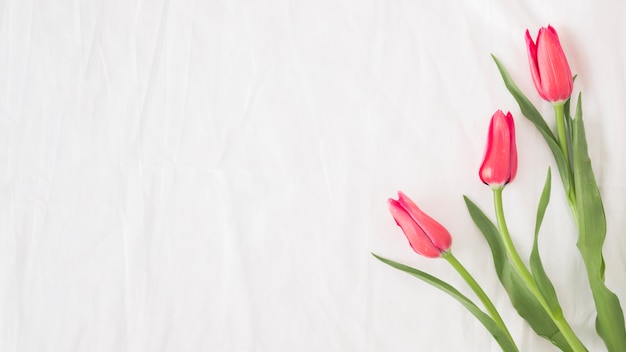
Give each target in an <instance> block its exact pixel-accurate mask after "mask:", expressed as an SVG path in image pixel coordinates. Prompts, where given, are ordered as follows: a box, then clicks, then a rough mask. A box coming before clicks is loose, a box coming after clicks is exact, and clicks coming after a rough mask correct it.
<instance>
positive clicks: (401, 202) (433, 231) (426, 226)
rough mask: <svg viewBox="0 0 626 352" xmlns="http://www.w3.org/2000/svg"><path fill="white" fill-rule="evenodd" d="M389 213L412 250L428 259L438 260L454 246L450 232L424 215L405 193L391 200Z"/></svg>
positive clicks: (399, 193) (400, 193)
mask: <svg viewBox="0 0 626 352" xmlns="http://www.w3.org/2000/svg"><path fill="white" fill-rule="evenodd" d="M388 205H389V211H390V212H391V215H392V216H393V218H394V219H395V220H396V224H398V226H400V228H402V231H403V232H404V235H405V236H406V238H407V239H408V240H409V244H410V245H411V248H413V250H414V251H415V252H416V253H417V254H420V255H423V256H425V257H428V258H438V257H440V256H441V254H442V253H443V252H445V251H447V250H448V249H449V248H450V245H451V244H452V237H451V236H450V233H449V232H448V230H446V228H445V227H443V226H442V225H441V224H439V223H438V222H437V221H436V220H434V219H433V218H431V217H430V216H428V215H427V214H426V213H424V212H423V211H422V210H421V209H420V208H418V207H417V205H415V203H414V202H413V201H412V200H411V199H410V198H409V197H407V196H406V195H405V194H404V193H402V192H398V200H395V199H391V198H390V199H389V201H388Z"/></svg>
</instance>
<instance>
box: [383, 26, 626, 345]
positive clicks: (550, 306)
mask: <svg viewBox="0 0 626 352" xmlns="http://www.w3.org/2000/svg"><path fill="white" fill-rule="evenodd" d="M526 47H527V52H528V61H529V66H530V73H531V77H532V80H533V83H534V85H535V88H536V90H537V93H538V94H539V96H541V98H542V99H543V100H545V101H547V102H549V103H551V104H552V105H553V107H554V116H555V122H556V123H555V124H556V131H553V130H552V129H551V128H550V127H549V125H548V123H547V122H546V120H545V119H544V118H543V116H542V115H541V114H540V113H539V110H538V109H537V108H535V107H534V106H533V104H532V103H531V102H530V100H529V99H528V98H526V96H525V95H524V94H523V93H522V92H521V91H520V89H519V88H518V87H517V85H516V84H515V82H513V80H512V79H511V77H510V75H509V74H508V72H507V70H506V69H505V67H504V65H503V64H502V63H501V62H500V61H499V60H498V59H497V58H496V57H495V56H494V57H493V59H494V61H495V63H496V66H497V68H498V70H499V72H500V74H501V76H502V79H503V81H504V84H505V86H506V88H507V89H508V91H509V92H510V93H511V94H512V95H513V97H514V98H515V100H516V102H517V103H518V105H519V109H520V111H521V113H522V114H523V116H524V117H526V119H528V120H529V121H530V122H531V123H532V124H534V126H535V127H536V128H537V129H538V130H539V132H540V133H541V135H542V136H543V138H544V140H545V142H546V144H547V145H548V148H549V149H550V151H551V152H552V154H553V156H554V159H555V162H556V165H557V167H558V172H559V175H560V179H561V182H562V184H563V190H564V192H565V195H566V199H567V202H568V204H569V207H570V209H571V212H572V215H573V219H574V221H575V225H576V228H577V230H578V241H577V247H578V249H579V252H580V255H581V257H582V260H583V262H584V264H585V268H586V273H587V279H588V283H589V286H590V288H591V292H592V295H593V300H594V305H595V308H596V313H597V314H596V332H597V334H598V335H599V336H600V338H601V339H602V340H603V342H604V344H605V345H606V347H607V349H608V351H610V352H618V351H626V328H625V325H624V314H623V311H622V308H621V305H620V301H619V299H618V297H617V296H616V295H615V294H614V293H613V292H612V291H611V290H610V289H609V288H608V287H607V286H606V285H605V282H604V269H605V266H604V259H603V256H602V247H603V244H604V240H605V236H606V218H605V215H604V209H603V205H602V199H601V197H600V191H599V188H598V185H597V183H596V178H595V176H594V173H593V169H592V165H591V160H590V158H589V154H588V151H587V148H588V146H587V141H586V135H585V126H584V121H583V113H582V98H581V94H578V96H577V99H576V103H575V106H572V104H571V96H572V91H573V86H574V80H575V77H573V76H572V73H571V70H570V67H569V64H568V61H567V57H566V55H565V53H564V51H563V49H562V47H561V44H560V41H559V37H558V35H557V32H556V30H555V29H554V28H552V27H551V26H548V27H547V28H541V29H540V30H539V33H538V36H537V38H536V40H535V41H533V38H532V37H531V35H530V33H529V32H528V31H526ZM572 108H573V110H574V113H573V116H572V113H571V111H570V110H572ZM516 172H517V149H516V141H515V123H514V118H513V116H512V114H511V113H510V112H509V113H504V112H502V111H501V110H497V111H496V112H495V114H494V115H493V116H492V118H491V122H490V125H489V133H488V139H487V147H486V151H485V156H484V160H483V163H482V165H481V166H480V168H479V177H480V179H481V180H482V182H483V183H485V184H486V185H488V186H489V187H490V188H491V191H492V193H493V202H494V215H495V223H494V222H493V221H492V220H491V218H490V217H489V216H488V215H486V213H485V212H484V211H483V210H481V209H480V208H479V207H478V206H477V205H476V204H475V203H474V202H472V201H471V200H470V199H469V198H467V197H464V198H465V203H466V206H467V209H468V212H469V215H470V217H471V218H472V220H473V221H474V223H475V224H476V226H477V227H478V229H479V230H480V231H481V233H482V234H483V236H484V238H485V240H486V242H487V244H488V245H489V247H490V250H491V253H492V256H493V262H494V266H495V274H496V275H497V277H498V279H499V280H500V282H501V283H502V286H503V287H504V289H505V291H506V292H507V294H508V295H509V298H510V300H511V304H512V306H513V307H514V308H515V309H516V310H517V312H518V313H519V315H520V316H521V317H522V318H523V319H524V320H526V322H527V323H528V324H529V325H530V327H531V328H532V329H533V330H534V331H535V332H536V333H537V334H538V335H539V336H541V337H543V338H546V339H548V340H549V341H550V342H552V343H553V344H554V345H555V346H556V347H558V348H559V349H561V350H562V351H587V348H586V347H585V345H584V344H583V342H582V341H581V340H580V339H579V337H578V336H577V335H576V333H575V332H574V330H573V329H572V328H571V326H570V324H569V323H568V321H567V320H566V319H565V316H564V315H563V311H562V308H561V306H560V303H559V300H558V298H557V294H556V292H555V288H554V286H553V285H552V282H551V281H550V278H549V277H548V275H547V274H546V271H545V270H544V267H543V264H542V261H541V257H540V255H539V248H538V235H539V230H540V228H541V223H542V221H543V217H544V214H545V211H546V209H547V206H548V203H549V201H550V193H551V171H550V169H549V168H548V170H547V176H546V181H545V185H544V188H543V192H542V194H541V197H540V200H539V204H538V206H537V212H536V221H535V231H534V243H533V247H532V251H531V254H530V258H529V261H528V262H529V265H528V266H527V265H526V264H525V263H524V261H523V260H522V258H521V257H520V255H519V253H518V251H517V249H516V247H515V244H514V243H513V241H512V239H511V236H510V234H509V229H508V227H507V222H506V217H505V212H504V206H503V201H502V199H503V191H504V190H505V188H506V185H507V184H508V183H510V182H512V181H513V180H514V179H515V175H516ZM388 207H389V210H390V212H391V215H392V216H393V218H394V219H395V221H396V223H397V224H398V226H399V227H400V228H401V229H402V231H403V232H404V234H405V235H406V237H407V239H408V241H409V244H410V246H411V248H412V249H413V250H414V251H415V252H416V253H418V254H420V255H422V256H425V257H429V258H443V259H445V260H446V261H447V262H448V263H450V265H451V266H452V267H453V268H454V269H455V270H456V271H457V272H458V273H459V274H460V276H461V277H462V278H463V279H464V281H465V282H466V283H467V284H468V286H469V287H470V288H471V289H472V291H473V292H474V293H475V295H476V296H477V297H478V299H479V300H480V303H481V305H482V308H481V307H480V306H479V305H478V304H477V303H475V302H474V301H473V300H471V299H470V298H468V297H467V296H465V295H464V294H462V293H461V292H460V291H459V290H458V289H456V288H455V287H453V286H451V285H450V284H448V283H446V282H444V281H442V280H440V279H438V278H436V277H434V276H432V275H429V274H427V273H425V272H423V271H420V270H418V269H415V268H412V267H409V266H406V265H403V264H400V263H397V262H395V261H392V260H389V259H385V258H383V257H380V256H378V255H376V254H374V256H375V257H376V258H377V259H379V260H380V261H382V262H384V263H386V264H388V265H390V266H392V267H394V268H396V269H399V270H402V271H404V272H407V273H409V274H411V275H413V276H415V277H417V278H419V279H421V280H423V281H425V282H427V283H429V284H431V285H433V286H435V287H437V288H439V289H441V290H442V291H444V292H446V293H448V294H449V295H451V296H452V297H454V298H455V299H456V300H457V301H459V302H460V303H461V304H462V305H463V306H464V307H465V308H467V309H468V310H469V311H470V313H472V314H473V315H474V316H475V317H476V318H477V319H478V320H479V321H480V322H481V323H482V324H483V325H484V326H485V328H486V329H487V330H488V331H489V332H490V333H491V335H492V336H493V337H494V339H495V340H496V341H497V342H498V344H499V345H500V347H501V348H502V350H503V351H518V350H519V348H518V347H517V344H516V342H515V339H514V338H513V336H512V335H511V333H510V332H509V330H508V328H507V326H506V324H505V323H504V322H503V320H502V318H501V317H500V314H499V313H498V311H497V310H496V308H495V306H494V305H493V303H492V302H491V300H490V299H489V297H488V296H487V294H486V293H485V292H484V291H483V289H482V288H481V286H480V285H479V284H478V283H477V281H476V280H475V279H474V277H473V276H472V275H471V274H470V273H469V272H468V271H467V270H466V269H465V267H464V266H463V265H462V264H461V263H460V262H459V261H458V260H457V259H456V257H455V256H454V255H453V254H452V251H451V244H452V236H451V235H450V233H449V232H448V231H447V230H446V228H445V227H444V226H442V225H441V224H440V223H438V222H437V221H436V220H435V219H433V218H431V217H430V216H428V215H427V214H426V213H425V212H423V211H422V210H421V209H420V208H419V207H418V206H417V205H416V204H415V203H414V202H413V201H412V200H411V199H410V198H409V197H408V196H406V195H405V194H404V193H402V192H398V199H397V200H396V199H389V201H388Z"/></svg>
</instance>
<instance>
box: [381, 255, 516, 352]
mask: <svg viewBox="0 0 626 352" xmlns="http://www.w3.org/2000/svg"><path fill="white" fill-rule="evenodd" d="M372 255H373V256H374V257H376V259H378V260H380V261H381V262H383V263H385V264H387V265H389V266H391V267H394V268H396V269H398V270H400V271H404V272H405V273H408V274H410V275H412V276H414V277H416V278H418V279H420V280H422V281H424V282H426V283H429V284H431V285H432V286H434V287H436V288H438V289H440V290H442V291H444V292H445V293H447V294H449V295H450V296H452V297H453V298H454V299H456V300H457V301H459V303H461V304H462V305H463V306H464V307H465V308H467V310H469V311H470V313H472V314H473V315H474V316H475V317H476V318H477V319H478V320H479V321H480V322H481V323H482V324H483V325H484V326H485V328H487V330H488V331H489V332H490V333H491V335H492V336H493V338H494V339H495V340H496V341H497V342H498V344H499V345H500V347H502V350H503V351H518V349H517V347H516V345H515V342H514V341H513V340H511V339H510V337H509V336H508V335H507V333H506V332H505V331H504V330H502V328H500V326H498V324H496V322H495V321H494V320H493V319H492V318H491V317H490V316H489V315H487V314H486V313H485V312H483V311H482V310H481V309H480V308H478V306H477V305H476V304H474V302H472V301H471V300H470V299H469V298H467V297H466V296H465V295H463V294H462V293H461V292H459V291H458V290H457V289H456V288H454V287H453V286H451V285H450V284H448V283H446V282H444V281H442V280H440V279H438V278H436V277H434V276H432V275H430V274H427V273H425V272H423V271H421V270H418V269H415V268H412V267H410V266H407V265H404V264H400V263H398V262H395V261H393V260H389V259H386V258H383V257H379V256H377V255H376V254H374V253H372Z"/></svg>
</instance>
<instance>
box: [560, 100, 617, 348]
mask: <svg viewBox="0 0 626 352" xmlns="http://www.w3.org/2000/svg"><path fill="white" fill-rule="evenodd" d="M573 137H574V138H573V141H572V151H573V157H574V187H575V188H576V209H577V211H578V216H577V221H578V224H577V225H578V243H577V246H578V249H579V250H580V254H581V255H582V257H583V261H584V262H585V267H586V269H587V276H588V278H589V284H590V286H591V292H592V294H593V299H594V301H595V304H596V310H597V312H598V316H597V317H596V330H597V331H598V335H600V337H601V338H602V340H604V343H605V344H606V346H607V348H608V350H609V351H611V352H612V351H623V350H624V348H625V346H626V328H625V327H624V313H623V311H622V307H621V305H620V302H619V299H618V298H617V296H616V295H615V294H614V293H613V292H611V290H609V289H608V287H606V285H605V284H604V258H603V257H602V246H603V245H604V239H605V237H606V218H605V215H604V207H603V205H602V198H601V197H600V190H599V189H598V184H597V183H596V179H595V176H594V174H593V169H592V166H591V160H590V158H589V153H588V151H587V139H586V133H585V125H584V123H583V116H582V100H581V96H580V94H579V95H578V104H577V106H576V117H575V118H574V121H573Z"/></svg>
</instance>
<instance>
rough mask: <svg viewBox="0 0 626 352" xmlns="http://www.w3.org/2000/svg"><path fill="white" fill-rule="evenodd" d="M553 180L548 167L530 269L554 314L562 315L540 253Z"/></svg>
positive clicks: (538, 210) (540, 202)
mask: <svg viewBox="0 0 626 352" xmlns="http://www.w3.org/2000/svg"><path fill="white" fill-rule="evenodd" d="M551 181H552V177H551V173H550V169H548V176H547V177H546V183H545V185H544V186H543V192H541V198H540V199H539V206H538V207H537V220H536V221H535V238H534V241H533V249H532V252H531V253H530V270H531V271H532V273H533V277H534V278H535V283H536V284H537V286H538V287H539V291H541V294H542V295H543V297H544V298H545V300H546V302H548V306H550V309H551V310H552V313H553V314H554V315H561V314H562V310H561V306H560V304H559V300H558V298H557V296H556V291H555V290H554V286H553V285H552V282H551V281H550V278H549V277H548V275H547V274H546V271H545V269H544V268H543V264H542V263H541V256H540V255H539V229H540V228H541V223H542V222H543V217H544V215H545V213H546V208H547V207H548V203H549V202H550V183H551Z"/></svg>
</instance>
